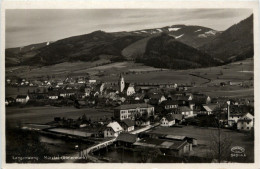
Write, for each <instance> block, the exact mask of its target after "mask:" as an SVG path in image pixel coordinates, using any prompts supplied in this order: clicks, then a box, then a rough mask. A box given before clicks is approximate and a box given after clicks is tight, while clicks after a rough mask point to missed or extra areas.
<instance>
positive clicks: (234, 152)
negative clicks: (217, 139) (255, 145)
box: [231, 146, 246, 157]
mask: <svg viewBox="0 0 260 169" xmlns="http://www.w3.org/2000/svg"><path fill="white" fill-rule="evenodd" d="M245 156H246V154H245V149H244V148H243V147H240V146H235V147H232V148H231V157H245Z"/></svg>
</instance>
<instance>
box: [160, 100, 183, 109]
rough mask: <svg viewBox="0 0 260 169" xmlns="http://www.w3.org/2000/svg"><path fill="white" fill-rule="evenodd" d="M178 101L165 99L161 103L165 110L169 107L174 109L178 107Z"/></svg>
mask: <svg viewBox="0 0 260 169" xmlns="http://www.w3.org/2000/svg"><path fill="white" fill-rule="evenodd" d="M178 103H179V102H178V101H176V100H166V101H163V102H162V105H164V108H165V109H166V110H169V109H176V108H178Z"/></svg>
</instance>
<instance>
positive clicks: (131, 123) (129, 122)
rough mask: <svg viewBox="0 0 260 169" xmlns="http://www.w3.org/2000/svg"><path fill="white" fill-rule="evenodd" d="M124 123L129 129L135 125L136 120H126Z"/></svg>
mask: <svg viewBox="0 0 260 169" xmlns="http://www.w3.org/2000/svg"><path fill="white" fill-rule="evenodd" d="M122 123H124V124H126V125H127V126H128V127H131V126H134V125H135V122H134V120H131V119H124V120H122Z"/></svg>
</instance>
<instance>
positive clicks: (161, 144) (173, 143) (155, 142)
mask: <svg viewBox="0 0 260 169" xmlns="http://www.w3.org/2000/svg"><path fill="white" fill-rule="evenodd" d="M186 144H187V141H179V140H165V139H155V138H143V139H141V140H139V141H137V142H135V143H134V145H137V146H144V147H157V148H168V149H172V150H180V149H181V148H182V147H183V146H185V145H186Z"/></svg>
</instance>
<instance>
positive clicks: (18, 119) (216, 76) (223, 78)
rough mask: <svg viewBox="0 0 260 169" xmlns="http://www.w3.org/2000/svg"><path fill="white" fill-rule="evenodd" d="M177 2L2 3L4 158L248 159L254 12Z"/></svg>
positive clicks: (251, 152)
mask: <svg viewBox="0 0 260 169" xmlns="http://www.w3.org/2000/svg"><path fill="white" fill-rule="evenodd" d="M75 3H76V2H75ZM200 3H203V2H200ZM212 3H213V2H212ZM245 3H246V2H245ZM250 3H251V4H254V5H255V6H256V7H257V8H259V6H258V3H257V2H256V1H251V2H248V4H250ZM193 4H194V3H193ZM86 7H87V6H86ZM175 7H176V6H171V5H169V6H168V7H167V8H159V7H158V8H156V6H153V8H144V7H142V8H139V7H138V3H137V2H136V7H135V8H127V7H122V8H121V7H120V8H112V7H111V8H110V7H108V8H98V7H97V8H79V9H76V8H75V9H73V8H57V9H53V8H49V9H48V8H39V9H37V8H28V9H26V8H21V9H19V8H17V9H16V8H10V9H4V11H2V13H4V15H2V16H4V20H5V23H4V27H2V28H3V29H4V31H2V32H4V34H5V37H4V40H2V42H4V48H3V49H2V51H3V54H4V55H3V56H2V55H1V59H2V60H3V62H4V69H3V71H2V75H3V76H4V77H3V79H4V81H2V82H1V84H3V85H2V86H3V88H4V89H3V90H4V93H5V94H3V93H2V98H3V97H4V101H5V103H4V104H5V105H4V106H3V109H2V110H4V112H2V113H1V114H4V116H2V117H3V118H4V119H1V120H2V122H4V125H3V127H4V129H3V131H4V136H3V137H4V138H3V140H4V141H3V142H4V143H5V144H4V146H2V148H3V149H5V150H4V152H5V154H2V156H3V158H4V159H5V163H6V164H56V163H58V164H61V163H62V164H63V163H66V164H67V163H78V164H84V163H86V164H87V163H118V164H122V163H124V164H125V163H148V164H151V163H174V164H179V163H182V164H190V163H197V164H200V163H221V164H222V163H230V164H233V163H243V164H245V163H246V164H255V163H256V162H257V159H256V146H257V143H256V136H255V135H256V133H257V132H258V131H257V129H258V128H257V127H256V126H258V124H257V122H259V120H257V118H259V116H257V115H256V113H257V112H256V111H255V103H256V100H255V99H256V97H255V94H254V93H255V89H254V86H255V80H257V79H255V78H254V75H255V71H254V67H258V66H259V64H258V65H257V64H256V62H255V59H256V57H258V56H256V52H255V51H256V48H257V47H256V45H255V43H256V40H258V39H256V34H255V32H256V30H255V29H258V28H259V24H258V22H257V23H256V19H257V18H258V12H257V11H256V10H255V8H253V7H252V5H251V7H243V6H241V5H240V6H239V7H236V8H234V7H231V6H228V7H224V6H220V7H217V6H216V7H214V8H207V7H205V6H204V7H201V8H198V6H197V7H196V8H192V7H190V8H187V7H183V8H181V7H178V8H175ZM256 24H258V25H256ZM257 43H258V42H257ZM258 45H259V43H258ZM1 46H2V47H3V44H2V45H1ZM256 106H257V105H256ZM255 117H256V118H255ZM3 142H2V143H3ZM86 166H87V165H86ZM7 168H8V167H7Z"/></svg>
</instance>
